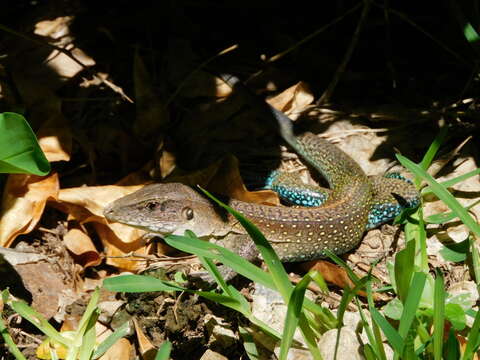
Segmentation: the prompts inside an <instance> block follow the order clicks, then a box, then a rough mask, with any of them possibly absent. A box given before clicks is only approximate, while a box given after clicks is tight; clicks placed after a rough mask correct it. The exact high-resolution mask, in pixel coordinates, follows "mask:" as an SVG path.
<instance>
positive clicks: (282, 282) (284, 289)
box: [201, 189, 293, 301]
mask: <svg viewBox="0 0 480 360" xmlns="http://www.w3.org/2000/svg"><path fill="white" fill-rule="evenodd" d="M201 190H202V191H203V192H204V193H205V194H206V195H207V196H208V197H209V198H210V199H212V200H213V201H215V202H216V203H217V204H218V205H220V206H221V207H223V208H224V209H225V210H227V211H228V212H229V213H230V214H232V215H233V216H234V217H235V218H236V219H237V220H238V221H239V222H240V224H241V225H242V226H243V227H244V229H245V230H246V231H247V232H248V234H249V235H250V237H251V238H252V240H253V241H254V242H255V245H257V248H258V250H259V251H260V254H261V255H262V258H263V261H264V262H265V264H266V265H267V268H268V270H269V272H270V274H271V275H272V278H273V282H274V283H275V286H276V288H277V289H278V291H279V292H280V294H281V295H282V297H283V299H284V300H285V301H287V300H288V298H289V297H290V294H291V292H292V289H293V287H292V285H291V284H290V280H289V279H288V275H287V272H286V271H285V269H284V268H283V266H282V263H281V261H280V259H279V258H278V256H277V254H276V253H275V251H274V250H273V248H272V246H271V245H270V243H269V242H268V241H267V239H266V238H265V236H263V234H262V233H261V232H260V230H258V228H257V227H256V226H255V225H253V224H252V223H251V222H250V221H249V220H247V218H245V217H244V216H243V215H242V214H241V213H239V212H238V211H235V210H233V209H232V208H231V207H229V206H227V205H225V204H224V203H222V202H221V201H219V200H218V199H216V198H215V197H214V196H213V195H212V194H210V193H209V192H208V191H206V190H204V189H201Z"/></svg>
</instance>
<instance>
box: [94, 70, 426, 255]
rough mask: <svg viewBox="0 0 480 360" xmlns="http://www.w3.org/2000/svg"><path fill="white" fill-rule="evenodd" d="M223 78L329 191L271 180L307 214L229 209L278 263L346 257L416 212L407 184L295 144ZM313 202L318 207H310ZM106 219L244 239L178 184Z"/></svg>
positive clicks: (285, 122)
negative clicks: (404, 213) (367, 235)
mask: <svg viewBox="0 0 480 360" xmlns="http://www.w3.org/2000/svg"><path fill="white" fill-rule="evenodd" d="M221 78H222V79H223V80H224V81H225V82H227V83H228V84H229V85H230V86H232V87H235V88H238V89H239V90H240V91H242V92H244V93H245V94H246V95H247V96H249V97H250V100H251V102H252V103H254V104H256V105H257V107H258V109H259V111H260V112H261V113H263V115H264V116H266V117H270V118H273V119H274V120H275V121H276V124H277V126H278V129H279V132H280V134H281V135H282V137H283V139H284V140H285V141H286V142H287V143H288V144H289V145H290V146H291V147H292V148H293V149H294V150H295V151H296V152H297V154H299V155H300V156H301V157H302V159H303V160H304V161H306V162H307V163H308V164H309V165H311V166H312V167H313V168H314V169H315V170H317V171H318V172H320V173H321V174H322V175H323V177H324V178H325V179H326V180H327V181H328V183H329V186H330V189H323V188H320V187H313V188H312V187H308V186H306V185H299V184H298V182H295V181H289V180H286V179H283V178H282V177H280V178H277V179H273V180H272V184H271V185H274V186H272V188H273V189H275V186H277V185H278V186H277V189H276V190H277V191H278V190H279V189H280V190H281V191H278V192H279V194H280V196H283V197H284V198H287V200H289V201H291V202H293V203H296V204H299V205H309V206H304V207H285V206H268V205H260V204H252V203H247V202H242V201H238V200H231V201H230V203H229V205H230V206H231V207H232V208H233V209H235V210H237V211H239V212H241V213H243V214H244V215H245V216H246V217H247V218H248V219H249V220H251V221H252V222H253V223H254V224H255V225H256V226H257V227H258V228H259V229H260V230H261V231H262V232H263V233H264V235H265V237H266V238H267V240H268V241H269V242H270V243H271V245H272V247H273V248H274V249H275V251H276V252H277V254H278V255H279V257H280V259H281V260H282V261H304V260H312V259H316V258H320V257H323V256H324V255H325V252H324V251H325V250H326V249H328V250H331V251H333V252H334V253H337V254H341V253H344V252H347V251H349V250H351V249H352V248H354V247H355V246H356V245H357V244H358V243H359V242H360V240H361V238H362V234H363V233H364V231H365V230H367V229H370V228H372V227H375V226H378V225H379V224H381V223H384V222H386V221H388V220H391V219H393V218H394V217H395V216H396V215H398V214H399V213H400V211H401V210H402V209H403V208H405V207H415V206H417V205H418V203H419V194H418V192H417V191H416V189H415V187H414V186H413V185H412V184H411V183H409V182H407V181H405V180H404V179H401V178H395V176H392V178H388V177H367V176H366V175H365V173H364V172H363V170H362V169H361V168H360V166H359V165H358V164H357V163H356V162H355V161H354V160H353V159H352V158H351V157H350V156H348V155H347V154H346V153H344V152H343V151H342V150H340V149H339V148H337V147H336V146H334V145H332V144H330V143H329V142H328V141H326V140H324V139H321V138H319V137H317V136H315V135H313V134H310V133H306V134H304V135H302V136H295V135H294V134H293V130H292V122H291V120H290V119H289V118H288V117H287V116H286V115H285V114H283V113H282V112H281V111H279V110H276V109H275V108H273V107H271V106H269V105H268V104H266V103H265V102H263V101H259V100H258V99H257V98H256V97H255V96H252V94H251V93H249V91H248V89H246V88H245V87H244V86H243V85H242V84H241V83H240V81H239V80H238V78H236V77H234V76H231V75H221ZM315 197H316V198H318V199H320V200H319V202H315V201H313V200H312V198H315ZM318 199H317V200H318ZM311 205H320V206H311ZM104 215H105V217H106V218H107V219H109V220H111V221H117V222H120V223H124V224H127V225H131V226H135V227H138V228H142V229H145V230H147V231H149V232H153V233H159V234H162V235H166V234H172V233H173V234H179V235H182V234H183V233H184V231H185V230H192V231H193V232H194V233H196V234H197V236H199V237H207V238H218V237H224V236H228V235H231V234H240V235H245V230H243V228H241V227H240V226H239V224H238V223H237V222H236V220H235V219H234V218H233V217H231V216H230V215H228V214H226V213H225V212H223V211H222V210H221V209H219V208H218V207H216V206H215V205H213V204H212V203H211V202H210V201H209V200H207V199H206V198H205V197H203V196H202V195H200V194H199V193H197V192H196V191H194V190H193V189H191V188H190V187H188V186H186V185H183V184H179V183H166V184H152V185H147V186H145V187H144V188H142V189H140V190H138V191H136V192H134V193H132V194H130V195H127V196H125V197H123V198H120V199H118V200H116V201H114V202H113V203H112V204H110V205H108V206H107V207H106V208H105V210H104Z"/></svg>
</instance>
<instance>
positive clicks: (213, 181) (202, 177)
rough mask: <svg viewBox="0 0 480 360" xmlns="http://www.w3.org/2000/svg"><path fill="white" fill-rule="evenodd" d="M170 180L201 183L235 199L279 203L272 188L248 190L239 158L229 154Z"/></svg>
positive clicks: (269, 203) (191, 184)
mask: <svg viewBox="0 0 480 360" xmlns="http://www.w3.org/2000/svg"><path fill="white" fill-rule="evenodd" d="M168 182H181V183H183V184H186V185H189V186H192V187H194V186H197V185H200V186H201V187H203V188H206V189H207V190H209V191H211V192H213V193H216V194H220V195H225V196H228V197H231V198H233V199H237V200H241V201H246V202H253V203H260V204H268V205H279V204H280V200H279V198H278V195H277V194H276V193H275V192H273V191H271V190H260V191H248V190H247V188H246V187H245V184H244V183H243V180H242V177H241V176H240V171H239V168H238V160H237V158H236V157H235V156H233V155H227V156H225V157H223V158H222V159H220V160H219V161H216V162H215V163H213V164H212V165H210V166H208V167H206V168H205V169H202V170H199V171H195V172H192V173H190V174H187V175H182V176H172V177H171V178H168Z"/></svg>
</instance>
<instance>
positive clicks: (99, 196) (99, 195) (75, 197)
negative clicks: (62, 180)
mask: <svg viewBox="0 0 480 360" xmlns="http://www.w3.org/2000/svg"><path fill="white" fill-rule="evenodd" d="M142 186H143V185H132V186H116V185H109V186H82V187H76V188H68V189H62V190H60V192H59V194H58V201H59V202H60V203H61V204H62V205H64V206H66V207H67V208H68V207H69V205H74V206H79V207H80V208H82V209H86V210H88V211H89V212H90V213H91V214H93V215H96V216H99V217H101V218H103V208H104V207H105V206H106V205H107V204H109V203H110V202H112V201H114V200H116V199H118V198H120V197H122V196H125V195H128V194H130V193H131V192H134V191H136V190H138V189H140V188H142Z"/></svg>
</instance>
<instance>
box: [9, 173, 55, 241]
mask: <svg viewBox="0 0 480 360" xmlns="http://www.w3.org/2000/svg"><path fill="white" fill-rule="evenodd" d="M58 188H59V182H58V175H57V174H56V173H51V174H50V175H48V176H44V177H41V176H35V175H24V174H11V175H9V176H8V180H7V183H6V185H5V189H4V192H3V198H2V205H1V211H0V245H1V246H4V247H9V246H10V245H11V244H12V242H13V240H15V238H16V237H17V236H18V235H20V234H26V233H29V232H30V231H32V230H33V228H34V227H35V226H36V225H37V223H38V221H39V220H40V217H41V216H42V213H43V209H44V208H45V203H46V202H47V200H49V199H56V198H57V197H58Z"/></svg>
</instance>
